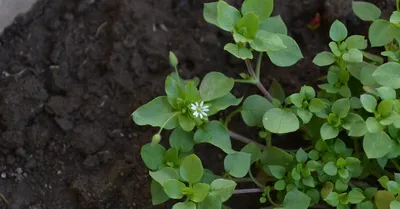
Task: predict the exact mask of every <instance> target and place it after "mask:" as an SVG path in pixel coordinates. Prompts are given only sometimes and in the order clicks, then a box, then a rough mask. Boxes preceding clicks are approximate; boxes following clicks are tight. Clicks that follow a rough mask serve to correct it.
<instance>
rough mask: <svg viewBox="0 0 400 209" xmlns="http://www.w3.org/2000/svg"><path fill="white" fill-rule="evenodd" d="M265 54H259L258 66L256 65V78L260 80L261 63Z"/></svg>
mask: <svg viewBox="0 0 400 209" xmlns="http://www.w3.org/2000/svg"><path fill="white" fill-rule="evenodd" d="M262 55H263V52H260V53H259V54H258V59H257V65H256V78H257V80H260V69H261V61H262Z"/></svg>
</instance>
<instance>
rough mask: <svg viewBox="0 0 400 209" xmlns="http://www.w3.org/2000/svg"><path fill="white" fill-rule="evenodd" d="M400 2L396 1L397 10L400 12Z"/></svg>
mask: <svg viewBox="0 0 400 209" xmlns="http://www.w3.org/2000/svg"><path fill="white" fill-rule="evenodd" d="M399 3H400V0H396V10H397V11H400V6H399Z"/></svg>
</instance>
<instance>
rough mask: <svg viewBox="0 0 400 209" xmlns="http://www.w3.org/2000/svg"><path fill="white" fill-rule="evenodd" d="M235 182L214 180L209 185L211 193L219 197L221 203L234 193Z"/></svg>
mask: <svg viewBox="0 0 400 209" xmlns="http://www.w3.org/2000/svg"><path fill="white" fill-rule="evenodd" d="M235 188H236V182H234V181H232V180H228V179H216V180H214V181H213V182H212V183H211V191H212V192H213V193H214V194H216V195H218V196H219V199H220V200H221V201H222V202H225V201H227V200H228V199H229V198H230V197H231V196H232V193H233V191H235Z"/></svg>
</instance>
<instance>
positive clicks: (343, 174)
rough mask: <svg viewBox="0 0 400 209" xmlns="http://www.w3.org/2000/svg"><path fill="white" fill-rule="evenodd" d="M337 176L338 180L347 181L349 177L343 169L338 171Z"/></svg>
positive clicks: (347, 172)
mask: <svg viewBox="0 0 400 209" xmlns="http://www.w3.org/2000/svg"><path fill="white" fill-rule="evenodd" d="M338 174H339V176H340V178H342V179H347V178H348V177H349V176H350V173H349V171H348V170H346V169H344V168H342V169H339V170H338Z"/></svg>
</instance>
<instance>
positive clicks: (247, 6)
mask: <svg viewBox="0 0 400 209" xmlns="http://www.w3.org/2000/svg"><path fill="white" fill-rule="evenodd" d="M273 9H274V1H273V0H246V1H244V2H243V4H242V9H241V10H242V14H244V15H245V14H248V13H253V12H254V13H255V14H256V15H257V16H258V17H259V18H260V20H261V21H264V20H267V19H268V18H269V16H271V14H272V10H273Z"/></svg>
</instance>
